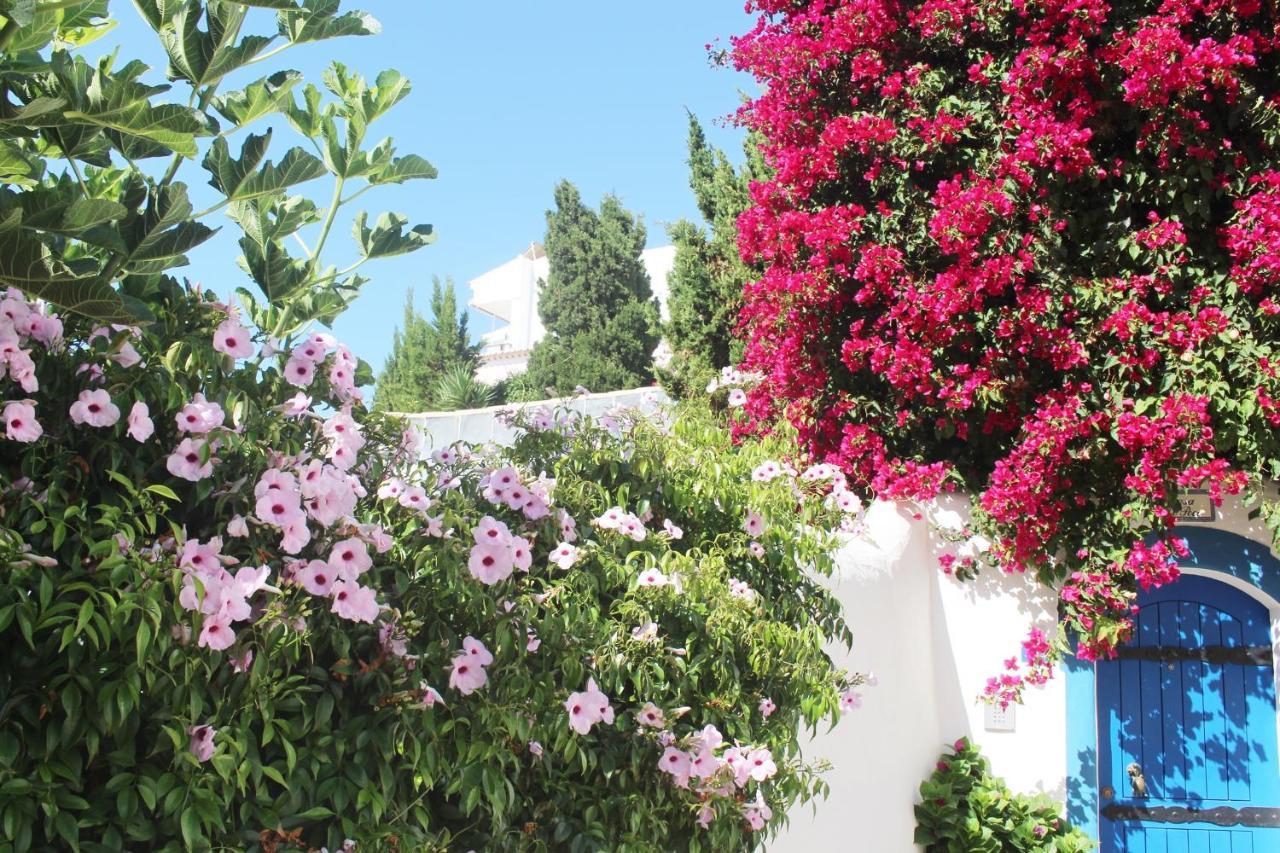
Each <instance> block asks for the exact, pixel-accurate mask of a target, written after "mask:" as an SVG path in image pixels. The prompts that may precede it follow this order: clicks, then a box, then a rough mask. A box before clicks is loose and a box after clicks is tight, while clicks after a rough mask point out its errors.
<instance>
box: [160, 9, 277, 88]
mask: <svg viewBox="0 0 1280 853" xmlns="http://www.w3.org/2000/svg"><path fill="white" fill-rule="evenodd" d="M242 15H243V12H240V11H236V10H233V9H232V8H231V7H229V6H225V5H221V4H216V5H215V4H213V3H210V4H208V5H207V6H206V4H205V3H203V2H201V0H188V2H186V3H185V4H183V5H182V6H181V7H180V8H179V9H177V11H175V12H174V14H173V16H172V17H171V18H170V19H169V21H168V22H167V23H166V24H165V25H164V26H163V27H161V29H160V42H161V44H163V45H164V49H165V52H166V53H168V54H169V67H170V71H171V74H172V76H174V77H180V78H182V79H185V80H187V81H188V82H190V83H191V84H192V85H194V86H208V85H210V84H212V83H216V82H217V81H218V80H221V79H222V78H223V77H225V76H226V75H227V74H230V73H231V72H232V71H235V70H237V69H239V68H241V67H243V66H244V65H246V64H247V63H248V62H250V61H251V60H252V59H253V58H254V57H255V56H257V55H258V54H259V53H261V52H262V50H263V48H265V47H266V46H267V45H268V44H270V43H271V39H270V38H268V37H266V36H246V37H245V38H244V39H242V40H241V41H240V43H239V44H237V45H234V46H232V45H229V44H226V42H227V40H228V38H229V35H228V34H229V33H231V32H232V31H233V30H234V29H235V28H236V27H237V26H238V23H239V18H241V17H242ZM202 17H203V18H204V21H205V23H206V25H207V26H208V29H207V30H202V29H200V20H201V18H202ZM231 37H233V36H231Z"/></svg>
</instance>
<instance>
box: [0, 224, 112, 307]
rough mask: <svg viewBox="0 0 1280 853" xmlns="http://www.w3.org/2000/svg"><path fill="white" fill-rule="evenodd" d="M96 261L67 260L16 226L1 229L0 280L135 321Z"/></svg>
mask: <svg viewBox="0 0 1280 853" xmlns="http://www.w3.org/2000/svg"><path fill="white" fill-rule="evenodd" d="M99 272H100V271H99V269H98V265H97V263H96V262H93V261H84V260H82V261H64V260H63V259H61V258H59V257H57V256H56V255H55V254H54V253H53V252H52V251H51V250H50V249H49V247H48V246H46V245H45V244H44V243H43V242H41V241H40V240H38V239H36V238H34V237H31V236H29V235H27V234H25V233H23V232H22V231H20V230H18V229H16V228H10V229H7V230H3V229H0V283H2V284H4V285H5V286H7V287H16V288H19V289H20V290H23V291H26V292H27V293H28V294H30V295H32V296H38V297H40V298H41V299H47V300H49V301H50V302H52V303H54V304H56V305H58V306H59V307H61V308H64V309H66V310H67V311H73V312H75V313H77V314H83V315H85V316H86V317H92V318H93V319H95V320H100V321H102V322H106V323H132V322H133V321H134V319H135V318H134V317H133V316H132V315H131V314H130V313H129V312H128V311H127V310H126V309H125V306H124V303H123V302H122V301H121V299H120V294H119V293H118V292H117V291H116V289H115V288H113V287H112V286H111V285H110V284H109V283H107V282H105V281H102V280H101V279H100V278H99Z"/></svg>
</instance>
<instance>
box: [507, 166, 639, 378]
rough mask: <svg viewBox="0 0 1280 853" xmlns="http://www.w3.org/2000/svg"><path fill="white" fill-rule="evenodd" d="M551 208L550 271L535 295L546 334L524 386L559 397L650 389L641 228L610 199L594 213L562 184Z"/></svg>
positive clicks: (531, 359)
mask: <svg viewBox="0 0 1280 853" xmlns="http://www.w3.org/2000/svg"><path fill="white" fill-rule="evenodd" d="M555 202H556V209H555V210H550V211H547V241H546V247H547V260H548V263H549V266H550V272H549V274H548V277H547V280H546V281H545V282H543V283H542V286H541V287H540V289H539V295H538V313H539V314H540V316H541V317H542V323H543V325H544V326H545V327H546V329H547V336H546V337H545V338H544V339H543V340H541V341H539V342H538V344H537V345H536V346H535V347H534V348H533V352H532V353H531V354H530V357H529V376H530V379H529V382H530V383H531V384H532V385H534V386H536V387H539V388H542V387H548V388H552V389H554V390H555V392H556V393H558V394H567V393H569V392H571V391H572V390H573V389H574V387H575V386H578V385H583V386H586V387H587V388H589V389H591V390H592V391H616V390H619V389H622V388H636V387H639V386H642V385H647V384H649V383H650V382H651V381H652V379H653V350H654V347H655V346H657V343H658V338H657V324H658V307H657V303H656V302H655V301H654V299H653V291H652V289H651V287H650V284H649V274H648V273H647V272H646V271H645V268H644V264H643V263H642V262H641V260H640V253H641V252H642V251H644V244H645V228H644V224H643V223H642V222H638V221H637V220H636V219H635V218H634V217H633V216H632V215H631V214H630V213H629V212H628V211H626V210H625V209H624V208H623V207H622V204H621V203H620V202H619V201H618V199H617V198H616V197H614V196H612V195H609V196H605V198H604V201H603V202H601V204H600V210H599V212H596V211H594V210H592V209H591V208H589V207H587V206H586V205H585V204H583V202H582V197H581V195H580V194H579V193H578V190H577V188H576V187H574V186H573V184H571V183H569V182H568V181H562V182H561V183H560V184H559V186H557V187H556V190H555Z"/></svg>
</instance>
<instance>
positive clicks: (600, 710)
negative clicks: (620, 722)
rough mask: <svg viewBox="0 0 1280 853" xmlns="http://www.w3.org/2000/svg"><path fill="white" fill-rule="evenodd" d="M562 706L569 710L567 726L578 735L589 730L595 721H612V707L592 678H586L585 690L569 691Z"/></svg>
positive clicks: (605, 722) (607, 722) (608, 722)
mask: <svg viewBox="0 0 1280 853" xmlns="http://www.w3.org/2000/svg"><path fill="white" fill-rule="evenodd" d="M564 708H565V710H566V711H568V712H569V727H570V728H571V729H573V730H574V731H575V732H577V733H578V734H580V735H585V734H587V733H588V732H590V731H591V727H592V726H594V725H595V724H596V723H601V722H603V723H604V724H606V725H609V724H611V723H613V708H612V707H611V706H610V705H609V697H608V696H606V695H604V694H603V693H601V692H600V688H598V687H596V680H595V679H594V678H589V679H587V689H586V690H585V691H582V692H579V693H570V694H569V698H568V699H566V700H565V703H564Z"/></svg>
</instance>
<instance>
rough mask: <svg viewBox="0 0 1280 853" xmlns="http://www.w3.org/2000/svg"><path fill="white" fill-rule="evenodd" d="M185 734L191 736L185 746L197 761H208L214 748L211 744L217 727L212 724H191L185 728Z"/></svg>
mask: <svg viewBox="0 0 1280 853" xmlns="http://www.w3.org/2000/svg"><path fill="white" fill-rule="evenodd" d="M187 734H188V735H189V736H190V737H191V741H190V743H189V744H188V745H187V748H188V749H190V750H191V754H192V755H194V756H195V757H196V760H197V761H208V760H209V759H210V758H213V753H214V750H215V749H216V747H215V746H214V745H213V736H214V735H215V734H217V729H215V728H214V727H213V726H192V727H191V728H189V729H187Z"/></svg>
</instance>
